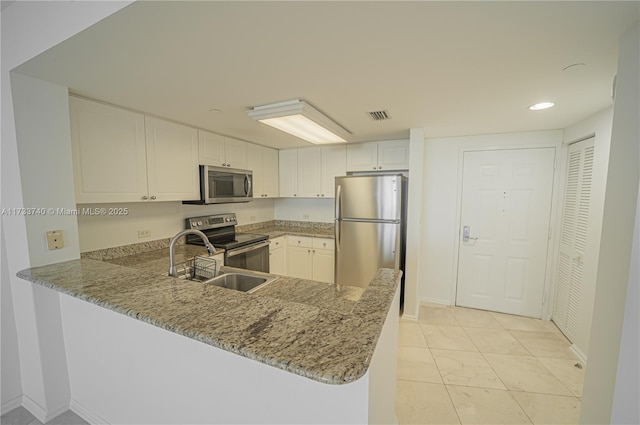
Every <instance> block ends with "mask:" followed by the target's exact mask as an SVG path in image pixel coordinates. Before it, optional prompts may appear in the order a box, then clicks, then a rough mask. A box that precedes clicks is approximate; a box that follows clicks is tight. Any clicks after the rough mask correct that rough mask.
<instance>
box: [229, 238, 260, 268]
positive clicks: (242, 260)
mask: <svg viewBox="0 0 640 425" xmlns="http://www.w3.org/2000/svg"><path fill="white" fill-rule="evenodd" d="M224 265H225V266H230V267H237V268H239V269H246V270H255V271H258V272H264V273H269V241H268V240H267V241H262V242H258V243H255V244H252V245H245V246H241V247H239V248H234V249H230V250H227V251H226V252H225V253H224Z"/></svg>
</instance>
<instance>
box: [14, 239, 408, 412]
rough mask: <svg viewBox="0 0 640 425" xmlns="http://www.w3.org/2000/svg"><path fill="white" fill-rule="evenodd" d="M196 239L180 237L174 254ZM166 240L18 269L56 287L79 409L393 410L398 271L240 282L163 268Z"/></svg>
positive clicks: (25, 276)
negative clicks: (252, 284)
mask: <svg viewBox="0 0 640 425" xmlns="http://www.w3.org/2000/svg"><path fill="white" fill-rule="evenodd" d="M198 249H201V250H202V249H203V248H199V247H193V246H181V247H180V249H179V255H182V256H184V257H188V256H190V255H193V254H196V253H197V252H194V251H197V250H198ZM158 252H159V251H158ZM158 252H152V253H140V254H136V255H131V256H124V257H119V258H114V259H104V261H99V260H94V259H88V258H83V259H80V260H74V261H69V262H65V263H58V264H52V265H48V266H42V267H36V268H32V269H28V270H25V271H22V272H20V273H19V274H18V276H19V277H21V278H23V279H25V280H28V281H31V282H33V283H36V284H38V285H41V286H42V287H44V288H40V290H43V291H51V290H54V291H57V292H56V296H58V297H59V304H60V313H61V316H62V323H63V329H64V340H65V349H66V357H67V365H68V373H69V379H70V383H71V389H72V408H74V410H76V411H77V412H78V413H80V414H81V415H82V416H85V417H86V418H87V419H91V422H102V423H393V422H395V421H396V420H395V412H394V406H395V367H396V346H397V334H398V315H399V311H398V309H399V307H398V303H399V296H398V292H399V291H398V289H399V288H398V287H399V285H398V282H399V279H400V273H398V272H395V271H393V270H388V269H380V271H379V273H378V274H377V276H376V277H375V278H374V279H373V280H372V282H371V284H370V285H369V286H368V287H367V288H365V289H361V288H353V287H336V286H335V285H332V284H327V283H322V282H316V281H311V280H304V279H297V278H291V277H285V276H280V277H279V278H278V279H277V280H276V281H274V282H272V283H270V284H269V285H267V286H265V287H264V288H262V289H260V290H258V291H256V292H255V293H253V294H246V293H243V292H238V291H233V290H229V289H225V288H218V287H215V286H210V285H205V284H202V283H197V282H191V281H184V280H179V279H175V278H172V277H167V276H162V274H163V273H165V272H166V269H167V268H168V261H167V258H166V257H162V258H158ZM162 252H166V254H167V255H168V251H166V250H163V251H162ZM58 293H59V294H58ZM150 325H152V326H150Z"/></svg>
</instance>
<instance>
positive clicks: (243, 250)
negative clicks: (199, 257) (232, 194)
mask: <svg viewBox="0 0 640 425" xmlns="http://www.w3.org/2000/svg"><path fill="white" fill-rule="evenodd" d="M236 224H237V220H236V215H235V214H234V213H229V214H216V215H207V216H202V217H191V218H187V219H186V227H187V229H196V230H200V231H201V232H202V233H204V234H205V235H206V236H207V238H208V239H209V241H210V242H211V243H212V244H213V246H214V247H216V248H223V249H224V250H225V253H224V264H225V265H226V266H231V267H238V268H241V269H247V270H256V271H259V272H265V273H268V272H269V241H268V240H267V239H269V237H268V236H267V235H259V234H252V233H236ZM187 243H188V244H193V245H204V242H203V241H202V239H200V238H199V237H197V236H196V235H187Z"/></svg>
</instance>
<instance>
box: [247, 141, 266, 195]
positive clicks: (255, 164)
mask: <svg viewBox="0 0 640 425" xmlns="http://www.w3.org/2000/svg"><path fill="white" fill-rule="evenodd" d="M247 169H248V170H251V171H253V197H254V198H264V194H265V193H264V192H265V191H264V183H265V182H264V180H265V176H264V168H263V164H262V147H261V146H258V145H254V144H251V143H249V144H247Z"/></svg>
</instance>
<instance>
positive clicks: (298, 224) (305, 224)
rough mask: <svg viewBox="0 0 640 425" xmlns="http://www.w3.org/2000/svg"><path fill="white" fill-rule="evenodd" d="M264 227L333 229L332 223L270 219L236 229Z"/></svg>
mask: <svg viewBox="0 0 640 425" xmlns="http://www.w3.org/2000/svg"><path fill="white" fill-rule="evenodd" d="M265 227H289V228H300V229H302V230H304V229H320V230H327V231H332V230H333V227H334V226H333V223H320V222H313V221H294V220H270V221H263V222H262V223H251V224H245V225H242V226H237V227H236V230H237V231H238V232H245V233H247V232H253V231H255V230H257V229H262V228H265Z"/></svg>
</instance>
